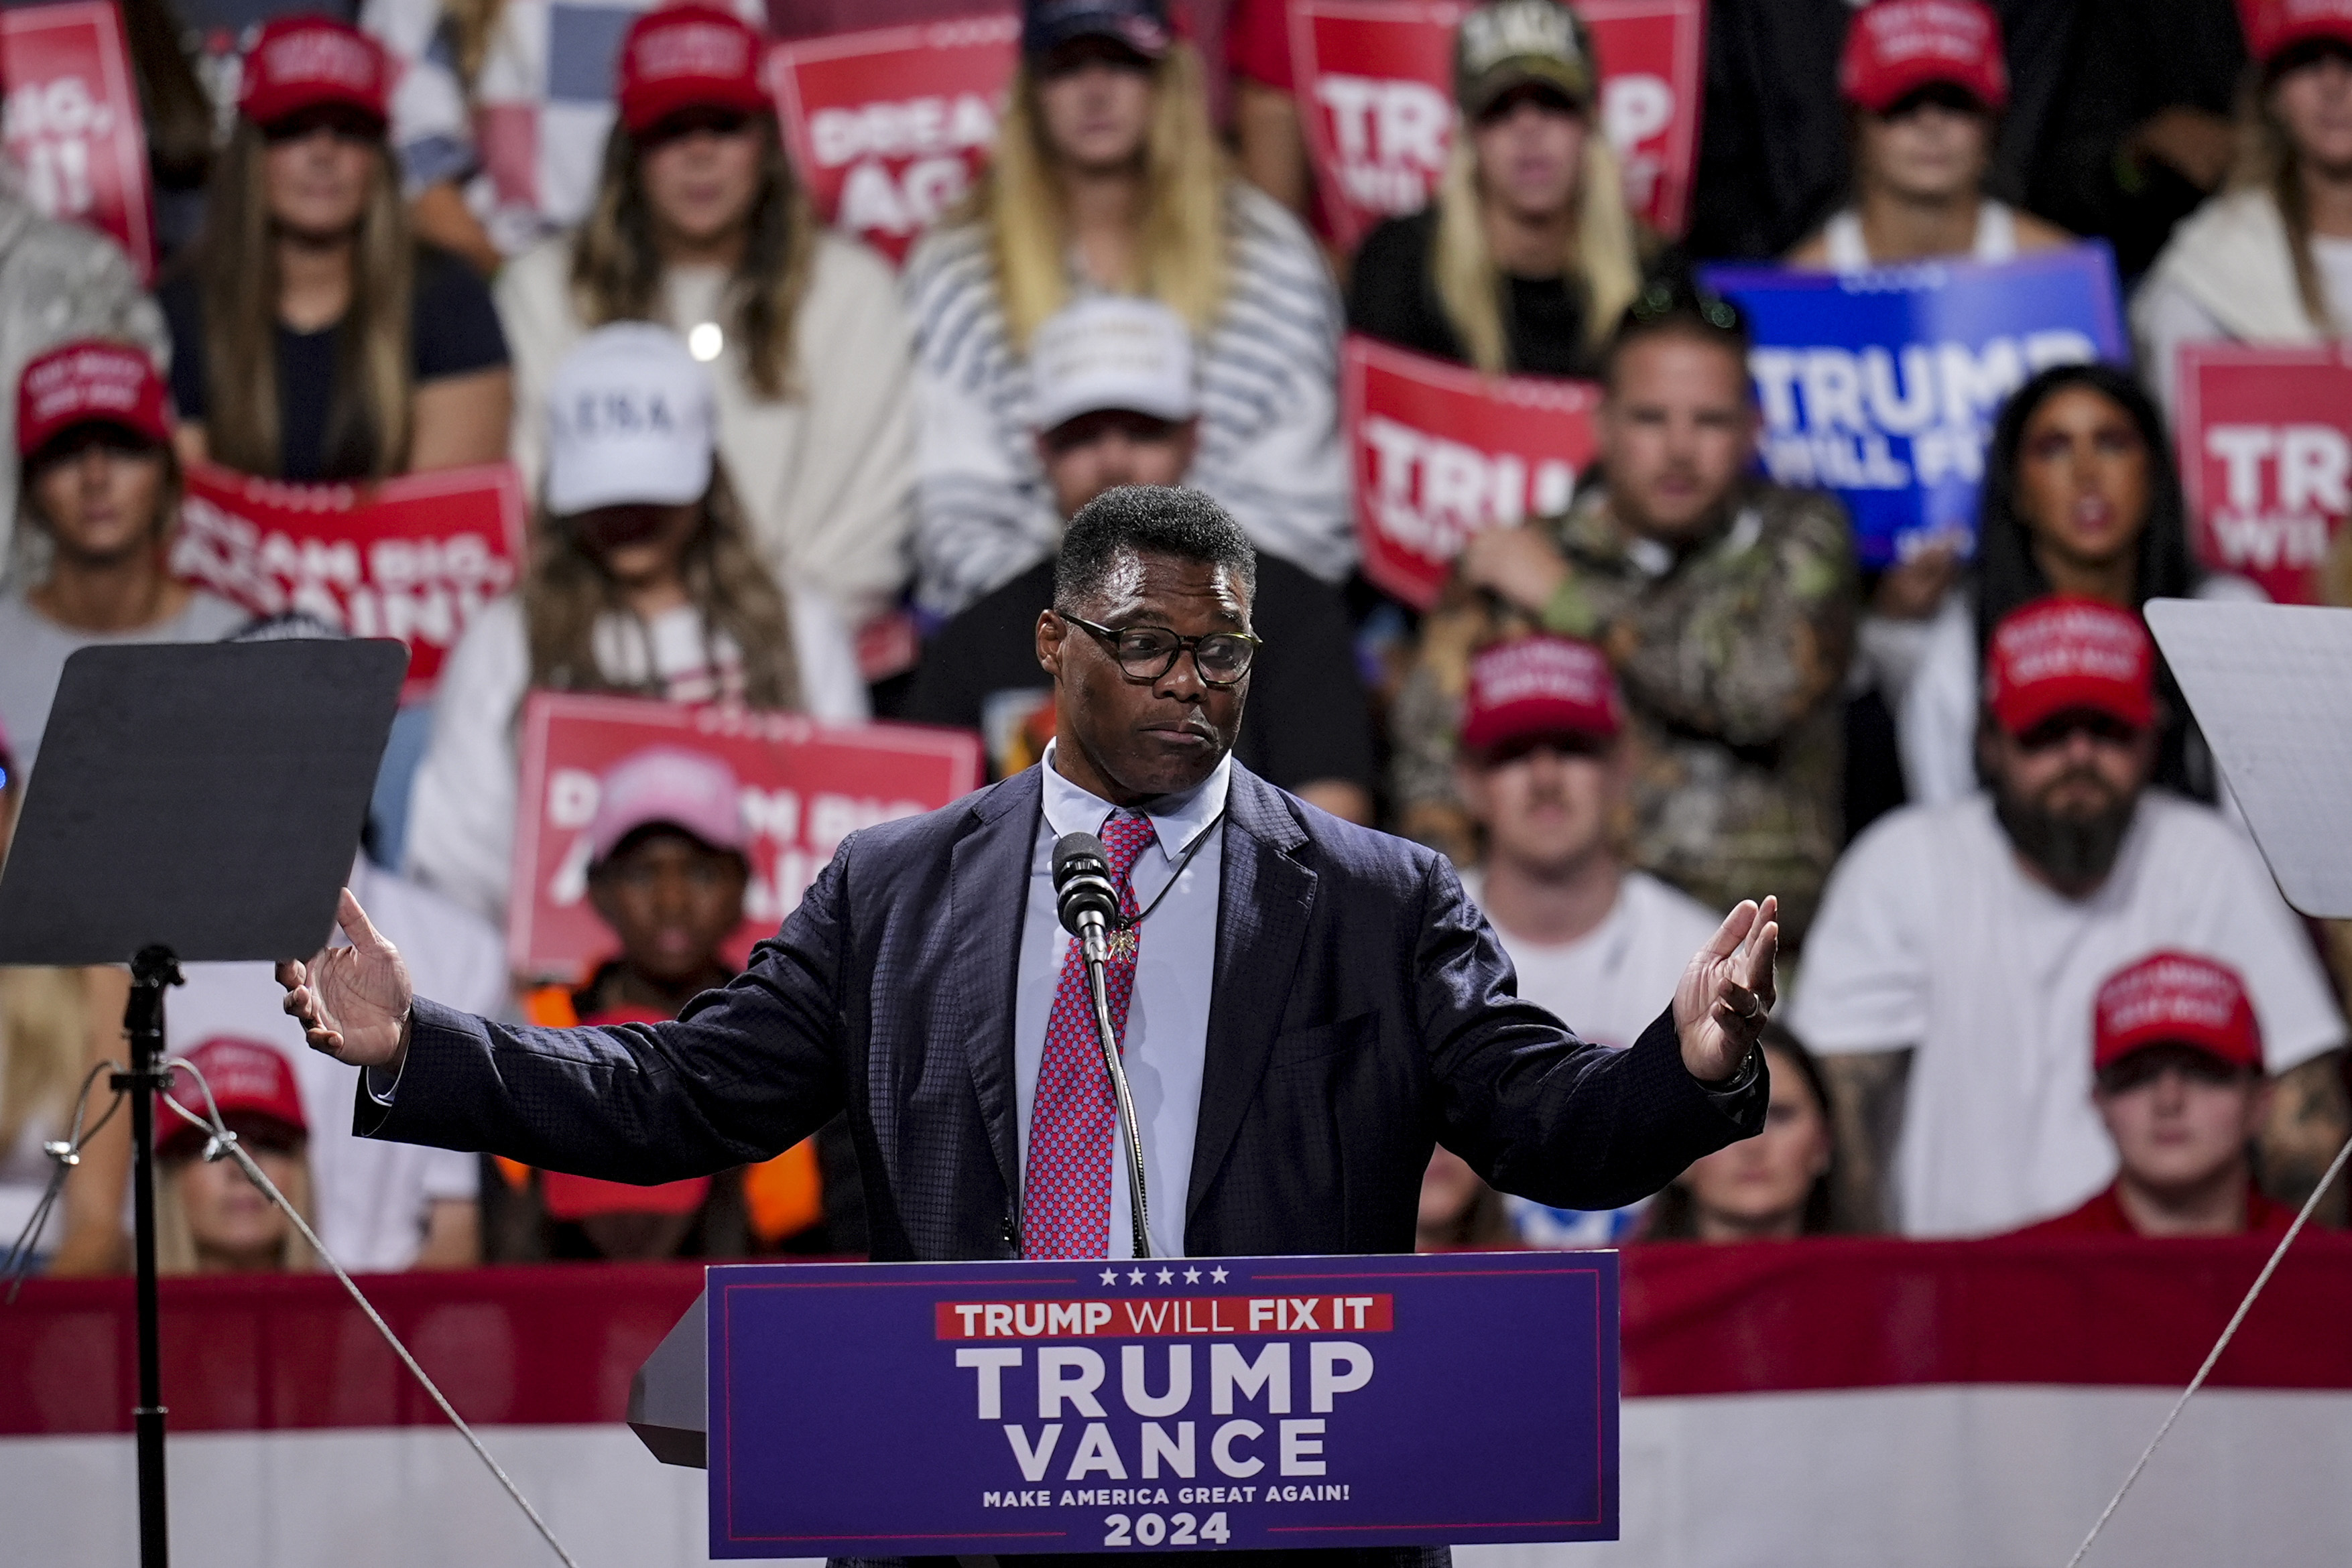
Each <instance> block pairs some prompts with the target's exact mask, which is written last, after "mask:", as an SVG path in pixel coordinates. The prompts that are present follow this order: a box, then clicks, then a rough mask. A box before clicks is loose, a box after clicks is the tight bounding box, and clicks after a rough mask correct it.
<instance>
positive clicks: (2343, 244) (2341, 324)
mask: <svg viewBox="0 0 2352 1568" xmlns="http://www.w3.org/2000/svg"><path fill="white" fill-rule="evenodd" d="M2244 9H2245V12H2246V23H2247V26H2246V33H2247V42H2248V43H2249V44H2250V45H2251V46H2252V53H2253V57H2254V59H2255V62H2256V64H2257V66H2258V68H2259V75H2258V77H2257V79H2256V80H2255V82H2254V83H2253V84H2252V86H2251V87H2250V89H2249V90H2248V92H2247V93H2246V94H2245V96H2244V98H2243V99H2242V108H2241V110H2240V113H2239V131H2238V133H2239V147H2240V157H2239V162H2238V169H2237V172H2236V173H2235V174H2234V175H2233V176H2232V177H2231V181H2230V186H2229V189H2228V190H2227V191H2226V192H2225V193H2223V194H2221V195H2220V196H2218V197H2216V198H2214V199H2213V200H2212V201H2210V202H2209V203H2207V204H2205V205H2204V206H2203V207H2202V208H2200V210H2199V211H2198V213H2197V214H2196V215H2195V216H2194V217H2192V218H2190V219H2189V221H2188V222H2186V223H2184V224H2182V225H2180V226H2179V228H2178V229H2176V230H2175V231H2174V232H2173V235H2172V241H2171V243H2170V244H2169V245H2168V246H2165V248H2164V252H2163V254H2162V255H2160V256H2158V257H2157V258H2156V265H2155V266H2154V267H2150V268H2149V269H2148V275H2147V282H2146V283H2145V284H2143V285H2142V286H2141V287H2140V291H2139V294H2138V296H2137V298H2135V299H2134V300H2133V301H2132V326H2133V328H2134V329H2135V330H2136V332H2137V336H2138V339H2139V347H2140V366H2141V369H2142V372H2143V373H2144V374H2145V375H2147V378H2148V381H2149V383H2150V384H2151V385H2152V386H2154V387H2155V388H2156V390H2157V392H2158V396H2159V397H2160V398H2161V399H2162V400H2163V401H2164V402H2165V404H2166V406H2168V407H2171V406H2174V391H2175V382H2176V380H2177V378H2178V377H2179V371H2180V365H2179V350H2180V346H2181V345H2182V344H2184V343H2192V342H2213V341H2225V342H2239V343H2281V344H2296V343H2321V342H2326V341H2328V340H2332V339H2341V338H2343V337H2344V336H2345V335H2346V334H2347V332H2352V7H2347V6H2344V5H2308V4H2298V3H2297V0H2248V4H2247V5H2245V7H2244Z"/></svg>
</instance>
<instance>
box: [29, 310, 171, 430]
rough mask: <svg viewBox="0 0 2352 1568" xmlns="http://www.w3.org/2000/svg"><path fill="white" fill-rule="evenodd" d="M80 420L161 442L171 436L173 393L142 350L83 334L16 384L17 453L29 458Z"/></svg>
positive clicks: (50, 353) (51, 353)
mask: <svg viewBox="0 0 2352 1568" xmlns="http://www.w3.org/2000/svg"><path fill="white" fill-rule="evenodd" d="M79 424H115V425H121V427H122V428H123V429H125V430H128V431H130V432H131V434H134V435H139V436H143V437H145V438H146V439H147V440H149V441H152V442H153V443H154V444H156V445H158V446H162V445H163V444H166V443H168V442H169V441H170V440H171V439H172V404H171V394H170V393H169V392H166V391H165V389H164V386H163V377H162V376H161V375H159V374H157V373H156V371H155V362H154V361H152V360H150V359H149V358H148V357H147V354H146V351H145V350H141V349H134V348H132V347H131V346H130V345H129V344H127V343H110V342H107V341H105V340H100V339H96V338H85V339H82V340H79V341H77V342H71V343H62V344H59V345H58V347H57V348H54V349H51V350H49V351H48V352H47V353H46V354H43V355H41V356H40V357H39V358H38V359H37V360H35V361H33V362H32V363H31V364H29V365H26V367H25V373H24V376H23V377H22V378H21V379H20V380H18V382H16V455H17V456H19V457H30V456H31V455H33V454H35V453H36V452H38V451H39V450H40V449H41V448H42V447H44V446H47V444H49V443H50V442H51V441H53V440H55V439H56V438H57V437H58V436H59V435H61V434H64V433H65V432H67V431H68V430H70V429H72V428H73V427H74V426H76V425H79Z"/></svg>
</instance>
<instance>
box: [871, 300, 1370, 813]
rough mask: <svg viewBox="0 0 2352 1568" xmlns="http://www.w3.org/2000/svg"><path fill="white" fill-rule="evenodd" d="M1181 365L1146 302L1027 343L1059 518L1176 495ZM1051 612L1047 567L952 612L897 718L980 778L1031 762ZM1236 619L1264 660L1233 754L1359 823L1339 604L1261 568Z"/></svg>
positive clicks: (1357, 689) (1045, 692)
mask: <svg viewBox="0 0 2352 1568" xmlns="http://www.w3.org/2000/svg"><path fill="white" fill-rule="evenodd" d="M1194 365H1195V356H1194V354H1193V351H1192V332H1191V330H1190V329H1188V328H1187V327H1186V326H1185V324H1184V319H1183V318H1182V317H1181V316H1179V315H1177V314H1176V312H1175V311H1173V310H1171V309H1170V308H1168V307H1167V306H1165V305H1162V304H1160V302H1159V301H1158V300H1154V299H1136V298H1122V297H1118V296H1113V295H1097V296H1093V297H1089V298H1084V299H1081V300H1078V301H1077V302H1076V303H1075V304H1072V305H1069V306H1066V307H1065V308H1063V309H1061V310H1059V311H1057V312H1056V313H1055V314H1054V315H1053V316H1052V317H1050V318H1048V319H1046V320H1045V323H1044V325H1042V326H1040V327H1039V328H1038V329H1037V331H1036V333H1035V335H1034V337H1033V338H1032V339H1031V340H1030V346H1029V403H1028V407H1027V409H1026V411H1025V412H1026V413H1027V415H1028V420H1029V424H1030V428H1031V429H1032V430H1033V431H1034V432H1035V445H1036V453H1037V464H1038V466H1039V468H1041V469H1042V470H1043V471H1044V474H1045V485H1046V487H1047V488H1048V489H1049V490H1050V491H1051V492H1052V494H1053V498H1054V507H1055V517H1057V518H1061V519H1067V518H1069V517H1072V516H1074V515H1076V512H1077V510H1078V508H1079V507H1083V506H1085V505H1086V504H1087V502H1089V501H1091V500H1093V499H1094V498H1095V497H1097V496H1099V495H1101V494H1102V493H1103V492H1104V491H1106V490H1109V489H1113V488H1116V487H1117V486H1120V485H1181V484H1182V483H1184V478H1185V476H1186V474H1187V473H1188V472H1189V471H1190V470H1191V468H1192V454H1193V452H1194V450H1195V449H1196V448H1197V446H1198V445H1199V443H1200V430H1201V421H1200V413H1201V394H1200V389H1199V382H1198V378H1197V375H1196V372H1195V369H1194ZM1053 601H1054V558H1053V557H1051V556H1047V557H1046V558H1045V559H1043V560H1041V561H1039V562H1038V563H1037V564H1036V565H1034V566H1033V567H1031V568H1030V569H1029V570H1026V571H1024V572H1023V573H1022V574H1021V575H1020V576H1018V577H1016V578H1014V579H1013V580H1012V581H1010V582H1008V583H1006V584H1005V585H1004V586H1003V587H1002V588H999V589H996V590H995V591H992V592H990V593H988V594H986V595H984V596H983V597H982V599H981V600H980V601H978V602H976V603H974V604H973V605H971V607H970V608H969V609H966V610H963V611H961V612H958V613H957V614H956V615H955V617H954V618H953V619H952V620H950V621H949V622H948V623H947V624H946V625H945V626H944V627H942V628H940V633H939V635H938V636H936V637H934V638H933V639H932V640H931V642H930V644H929V646H928V647H927V648H925V649H924V651H923V663H922V667H921V669H920V670H919V672H918V673H917V674H916V677H915V685H914V689H913V690H912V691H911V692H909V693H908V698H907V706H906V707H905V709H904V710H903V711H902V712H901V713H900V714H899V715H898V716H900V717H904V718H910V719H915V720H918V721H919V722H921V723H924V724H946V725H954V726H956V727H959V728H962V729H976V730H978V731H980V733H981V738H982V741H983V742H984V743H985V745H986V747H987V750H988V763H989V777H990V778H991V779H1009V778H1011V777H1012V776H1013V774H1015V773H1018V772H1020V771H1021V770H1022V769H1023V768H1026V767H1028V766H1029V765H1030V764H1031V763H1033V762H1034V761H1036V760H1037V758H1038V757H1039V755H1040V754H1041V753H1042V752H1043V751H1044V749H1045V743H1046V742H1047V741H1048V740H1050V739H1052V738H1053V735H1054V689H1053V687H1052V685H1050V684H1049V683H1048V680H1047V677H1046V674H1045V670H1044V669H1043V668H1042V667H1041V666H1040V665H1039V664H1038V662H1037V645H1036V644H1037V636H1036V633H1037V617H1038V616H1039V615H1041V614H1043V613H1044V612H1045V611H1046V610H1047V609H1048V608H1049V607H1051V605H1052V603H1053ZM1250 611H1251V616H1252V619H1253V621H1254V622H1255V623H1256V624H1257V625H1258V626H1259V627H1261V628H1262V629H1264V630H1265V632H1266V633H1267V634H1268V636H1269V638H1270V640H1271V643H1272V647H1271V651H1270V652H1268V653H1265V656H1264V657H1262V658H1260V659H1258V660H1257V661H1256V663H1255V664H1253V665H1252V666H1251V670H1250V698H1251V700H1250V704H1249V706H1248V708H1247V709H1246V711H1245V712H1244V716H1243V720H1242V727H1241V733H1240V735H1239V737H1237V738H1236V740H1235V741H1234V755H1235V756H1236V757H1239V758H1241V759H1242V761H1243V763H1244V765H1245V766H1247V767H1248V768H1250V769H1251V770H1252V771H1254V772H1255V773H1257V774H1258V775H1260V776H1261V777H1263V778H1264V779H1265V780H1266V781H1267V782H1268V783H1271V784H1276V785H1279V786H1280V787H1281V788H1283V789H1287V790H1289V791H1291V792H1292V793H1293V794H1295V795H1297V797H1298V798H1299V799H1300V800H1305V801H1307V803H1308V804H1310V805H1315V806H1320V807H1321V808H1322V809H1323V810H1327V811H1329V812H1330V813H1331V814H1332V815H1334V816H1338V817H1345V818H1346V819H1347V820H1348V821H1351V822H1370V821H1371V820H1372V771H1373V770H1372V721H1371V715H1370V708H1369V705H1368V704H1367V703H1366V701H1365V697H1364V687H1363V683H1362V681H1361V680H1360V678H1359V677H1358V675H1357V674H1356V665H1355V652H1354V649H1353V647H1352V646H1351V644H1350V642H1349V632H1348V617H1347V612H1346V610H1345V609H1344V608H1343V607H1342V606H1341V604H1340V602H1339V594H1338V593H1337V592H1335V591H1333V590H1332V589H1331V588H1330V587H1329V586H1328V584H1326V583H1323V582H1320V581H1318V580H1316V579H1315V578H1314V577H1313V576H1311V575H1309V574H1308V573H1307V572H1306V571H1304V570H1301V569H1299V568H1297V567H1295V566H1293V565H1291V564H1290V563H1289V562H1288V561H1286V560H1283V559H1280V558H1279V557H1276V556H1272V555H1265V554H1261V555H1260V556H1259V557H1258V559H1257V593H1256V596H1255V598H1254V599H1253V600H1252V601H1250Z"/></svg>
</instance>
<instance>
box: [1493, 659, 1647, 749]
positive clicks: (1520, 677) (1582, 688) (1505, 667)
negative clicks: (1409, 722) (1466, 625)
mask: <svg viewBox="0 0 2352 1568" xmlns="http://www.w3.org/2000/svg"><path fill="white" fill-rule="evenodd" d="M1621 726H1622V719H1621V718H1620V716H1619V709H1618V701H1617V677H1616V675H1615V674H1613V673H1612V671H1611V670H1610V668H1609V658H1608V655H1607V654H1605V653H1601V650H1600V649H1598V648H1596V647H1594V646H1593V645H1592V644H1591V643H1580V642H1578V641H1576V640H1575V639H1574V638H1570V637H1549V636H1532V637H1517V638H1514V639H1512V640H1511V641H1509V642H1507V643H1494V644H1493V645H1491V646H1489V647H1486V648H1484V649H1481V650H1480V651H1479V653H1477V655H1476V656H1475V657H1474V658H1473V659H1472V660H1471V661H1470V685H1469V689H1468V691H1467V692H1466V693H1465V695H1464V699H1463V707H1462V749H1463V750H1465V752H1473V753H1476V752H1486V751H1492V750H1494V749H1495V748H1496V747H1501V746H1507V745H1509V744H1510V743H1511V742H1512V741H1515V740H1526V739H1529V738H1531V737H1537V736H1546V735H1555V736H1572V737H1579V738H1582V739H1587V740H1611V739H1613V738H1615V737H1616V735H1617V731H1618V729H1619V728H1620V727H1621Z"/></svg>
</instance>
